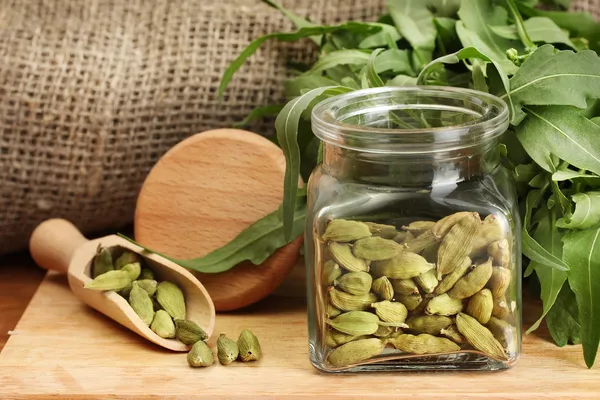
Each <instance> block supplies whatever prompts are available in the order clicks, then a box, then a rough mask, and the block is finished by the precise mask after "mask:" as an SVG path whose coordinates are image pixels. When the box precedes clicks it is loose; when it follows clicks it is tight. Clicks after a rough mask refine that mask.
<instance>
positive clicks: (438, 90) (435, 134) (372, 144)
mask: <svg viewBox="0 0 600 400" xmlns="http://www.w3.org/2000/svg"><path fill="white" fill-rule="evenodd" d="M391 99H400V100H402V99H405V100H408V101H407V102H404V103H403V102H400V103H395V102H393V104H392V103H390V104H386V102H389V101H390V100H391ZM411 99H417V100H419V101H416V102H415V101H413V102H410V100H411ZM436 99H437V100H438V101H437V102H436V101H435V100H436ZM423 100H427V101H423ZM448 101H452V102H454V101H456V103H457V104H463V105H464V107H463V108H461V107H460V106H453V105H448V104H443V103H444V102H448ZM366 103H369V104H370V106H369V107H370V108H367V107H365V108H362V109H361V106H362V105H363V104H365V105H366ZM377 103H380V104H377ZM352 107H358V109H359V111H360V110H364V111H366V112H369V111H372V112H386V111H390V110H407V109H410V110H428V111H430V110H440V111H449V112H454V113H464V114H465V115H470V116H471V117H472V118H473V119H472V120H469V121H467V122H465V123H459V124H453V125H447V126H439V127H425V128H410V129H409V128H382V127H372V126H368V125H359V124H355V123H346V122H344V119H347V117H353V116H356V115H358V114H359V113H360V112H357V110H356V109H355V108H354V109H353V110H354V111H353V112H350V113H348V110H347V109H349V108H352ZM344 113H346V114H344ZM421 115H422V114H421ZM508 118H509V111H508V106H507V105H506V103H505V102H504V101H503V100H502V99H500V98H498V97H496V96H494V95H492V94H489V93H485V92H481V91H477V90H473V89H466V88H457V87H447V86H386V87H379V88H370V89H361V90H356V91H353V92H349V93H345V94H341V95H337V96H333V97H331V98H328V99H326V100H323V101H321V102H320V103H318V104H317V105H316V106H315V107H314V108H313V111H312V129H313V132H314V134H315V135H316V136H317V137H318V138H320V139H321V140H323V141H324V142H326V143H330V144H333V145H336V146H339V147H343V148H346V149H350V150H357V151H363V152H372V153H388V154H389V153H397V154H415V153H437V152H444V151H454V150H459V149H463V148H468V147H472V146H478V145H482V144H485V143H487V142H489V141H492V140H494V139H496V138H498V137H499V136H500V135H501V134H503V133H504V132H505V131H506V129H507V128H508V123H509V121H508Z"/></svg>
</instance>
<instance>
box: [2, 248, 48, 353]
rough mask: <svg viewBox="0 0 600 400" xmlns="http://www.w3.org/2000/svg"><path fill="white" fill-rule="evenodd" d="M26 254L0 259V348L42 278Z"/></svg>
mask: <svg viewBox="0 0 600 400" xmlns="http://www.w3.org/2000/svg"><path fill="white" fill-rule="evenodd" d="M45 273H46V272H45V271H44V270H42V269H41V268H38V267H37V266H36V265H35V264H34V263H33V261H32V260H31V258H30V257H29V256H28V255H26V254H17V255H12V256H5V257H2V258H1V261H0V350H2V348H3V347H4V345H5V343H6V341H7V340H8V332H9V331H11V330H13V329H14V327H15V326H16V325H17V322H18V321H19V319H20V318H21V316H22V315H23V311H25V308H26V307H27V304H28V303H29V300H31V297H32V296H33V294H34V293H35V291H36V290H37V288H38V286H39V284H40V283H41V282H42V279H43V278H44V275H45Z"/></svg>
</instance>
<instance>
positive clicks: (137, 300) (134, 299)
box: [129, 282, 154, 326]
mask: <svg viewBox="0 0 600 400" xmlns="http://www.w3.org/2000/svg"><path fill="white" fill-rule="evenodd" d="M136 283H137V282H134V283H133V287H132V288H131V293H130V294H129V305H130V306H131V308H133V311H135V313H136V314H137V315H138V316H139V317H140V319H141V320H142V321H143V322H144V323H145V324H146V325H147V326H150V324H151V323H152V320H153V319H154V307H153V306H152V300H151V299H150V296H148V292H146V291H145V290H144V289H142V288H140V287H139V286H138V285H137V284H136Z"/></svg>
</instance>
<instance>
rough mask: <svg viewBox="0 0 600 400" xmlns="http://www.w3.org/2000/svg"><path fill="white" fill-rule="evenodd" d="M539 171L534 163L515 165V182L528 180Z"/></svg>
mask: <svg viewBox="0 0 600 400" xmlns="http://www.w3.org/2000/svg"><path fill="white" fill-rule="evenodd" d="M509 154H510V152H509ZM539 172H540V169H539V167H538V166H537V165H536V164H533V163H531V164H520V165H517V166H516V167H515V180H516V181H517V182H529V181H531V180H532V179H533V178H534V177H535V176H536V175H537V174H538V173H539Z"/></svg>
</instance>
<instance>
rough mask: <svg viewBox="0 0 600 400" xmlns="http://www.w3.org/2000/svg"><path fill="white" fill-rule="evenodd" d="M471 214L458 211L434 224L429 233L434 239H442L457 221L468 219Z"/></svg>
mask: <svg viewBox="0 0 600 400" xmlns="http://www.w3.org/2000/svg"><path fill="white" fill-rule="evenodd" d="M472 214H473V213H472V212H470V211H460V212H457V213H454V214H450V215H446V216H445V217H444V218H442V219H440V220H439V221H438V222H436V223H435V225H434V226H433V227H432V228H431V231H432V232H433V234H434V235H435V237H437V238H438V239H442V238H443V237H444V236H446V234H447V233H448V232H449V231H450V229H452V227H453V226H454V225H456V223H457V222H458V221H460V220H461V219H463V218H466V217H470V216H471V215H472Z"/></svg>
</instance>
